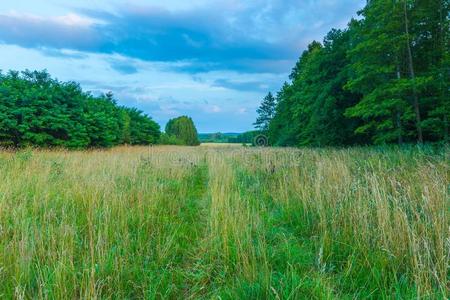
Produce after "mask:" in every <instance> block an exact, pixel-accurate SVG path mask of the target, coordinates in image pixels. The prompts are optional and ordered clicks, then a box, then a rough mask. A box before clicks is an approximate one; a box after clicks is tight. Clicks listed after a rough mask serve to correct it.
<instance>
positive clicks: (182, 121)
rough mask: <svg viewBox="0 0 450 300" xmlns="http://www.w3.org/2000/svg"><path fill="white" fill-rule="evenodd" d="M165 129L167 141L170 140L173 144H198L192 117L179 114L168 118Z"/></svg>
mask: <svg viewBox="0 0 450 300" xmlns="http://www.w3.org/2000/svg"><path fill="white" fill-rule="evenodd" d="M165 131H166V132H165V133H166V135H167V137H166V138H165V139H167V140H168V141H169V142H170V141H172V143H173V144H180V145H188V146H198V145H200V141H199V139H198V133H197V129H196V128H195V125H194V122H193V121H192V119H191V118H190V117H188V116H181V117H178V118H175V119H171V120H169V122H167V124H166V130H165ZM172 143H171V144H172Z"/></svg>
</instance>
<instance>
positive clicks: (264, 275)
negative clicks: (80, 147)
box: [0, 147, 450, 299]
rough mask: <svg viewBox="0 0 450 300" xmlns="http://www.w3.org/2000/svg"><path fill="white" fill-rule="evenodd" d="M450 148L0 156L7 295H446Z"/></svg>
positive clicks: (3, 292) (2, 276) (0, 235)
mask: <svg viewBox="0 0 450 300" xmlns="http://www.w3.org/2000/svg"><path fill="white" fill-rule="evenodd" d="M448 155H449V152H448V148H438V149H434V148H431V147H422V148H417V147H407V148H404V149H398V148H386V147H380V148H354V149H341V150H338V149H304V150H296V149H251V148H242V147H224V148H221V147H197V148H190V147H152V148H145V147H121V148H116V149H112V150H105V151H85V152H81V151H80V152H65V151H38V150H23V151H19V152H6V151H3V152H0V298H2V299H13V298H17V299H22V298H26V299H28V298H37V299H74V298H83V299H96V298H98V299H416V298H420V299H445V298H446V297H448V295H449V285H448V282H449V274H450V272H449V263H448V262H449V258H450V250H449V249H450V234H449V230H450V218H449V212H450V205H449V204H450V203H449V202H450V201H449V177H448V176H449V172H450V169H449V161H448V158H449V157H448Z"/></svg>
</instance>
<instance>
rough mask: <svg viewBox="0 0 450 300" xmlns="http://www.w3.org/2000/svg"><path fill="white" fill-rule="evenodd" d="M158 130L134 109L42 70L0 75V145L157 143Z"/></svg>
mask: <svg viewBox="0 0 450 300" xmlns="http://www.w3.org/2000/svg"><path fill="white" fill-rule="evenodd" d="M159 136H160V129H159V125H158V124H157V123H156V122H154V121H153V120H152V119H151V118H150V117H149V116H147V115H146V114H144V113H143V112H142V111H140V110H137V109H135V108H128V107H123V106H119V105H117V102H116V101H115V100H114V98H113V95H112V94H111V93H107V94H104V95H101V96H98V97H95V96H93V95H92V94H90V93H86V92H83V91H82V89H81V87H80V85H79V84H77V83H75V82H60V81H58V80H56V79H53V78H52V77H51V76H50V74H48V72H46V71H24V72H17V71H10V72H8V73H7V74H2V73H0V145H1V146H7V147H24V146H39V147H65V148H87V147H112V146H116V145H120V144H130V145H148V144H154V143H156V142H157V141H158V139H159Z"/></svg>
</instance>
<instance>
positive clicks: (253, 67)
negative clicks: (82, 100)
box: [0, 0, 366, 132]
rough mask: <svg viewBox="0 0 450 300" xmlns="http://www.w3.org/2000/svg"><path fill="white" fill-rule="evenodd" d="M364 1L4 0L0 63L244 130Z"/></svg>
mask: <svg viewBox="0 0 450 300" xmlns="http://www.w3.org/2000/svg"><path fill="white" fill-rule="evenodd" d="M365 2H366V1H365V0H296V1H294V0H245V1H243V0H242V1H237V0H228V1H225V0H189V1H186V0H164V1H160V0H129V1H118V0H89V1H88V0H77V1H69V0H67V1H63V0H11V1H10V0H2V1H0V69H1V70H3V72H6V71H7V70H10V69H13V70H25V69H30V70H43V69H47V70H48V71H49V73H50V74H51V75H52V76H54V77H56V78H58V79H59V80H61V81H77V82H79V83H80V84H81V86H82V87H83V89H84V90H87V91H92V93H93V94H100V93H105V92H108V91H112V92H113V93H114V95H115V98H116V99H117V101H118V103H119V104H121V105H126V106H130V107H136V108H139V109H140V110H142V111H144V112H145V113H146V114H148V115H149V116H151V117H152V118H153V119H154V120H156V121H157V122H158V123H159V124H160V125H161V126H162V128H164V126H165V124H166V122H167V121H168V120H169V119H170V118H174V117H177V116H180V115H189V116H191V117H192V118H193V120H194V122H195V124H196V126H197V129H198V131H199V132H243V131H247V130H251V129H253V126H252V124H253V122H254V121H255V119H256V109H257V107H258V106H259V104H260V102H261V100H262V98H264V96H265V95H266V94H267V93H268V92H269V91H271V92H274V93H276V92H277V91H278V90H279V89H280V87H281V86H282V85H283V83H284V82H285V81H287V80H288V75H289V73H290V71H291V69H292V67H293V66H294V65H295V62H296V61H297V60H298V57H299V56H300V54H301V53H302V52H303V50H304V49H306V47H307V45H308V44H309V43H310V42H312V41H313V40H318V41H322V39H323V37H324V36H325V35H326V33H327V32H328V31H329V30H330V29H331V28H345V26H346V24H347V23H348V22H349V21H350V19H351V18H352V17H356V12H357V11H358V10H359V9H361V8H362V7H363V5H364V4H365Z"/></svg>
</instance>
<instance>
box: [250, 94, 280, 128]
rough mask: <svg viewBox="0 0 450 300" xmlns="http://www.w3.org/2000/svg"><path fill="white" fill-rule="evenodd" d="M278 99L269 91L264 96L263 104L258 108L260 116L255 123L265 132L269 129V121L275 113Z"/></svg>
mask: <svg viewBox="0 0 450 300" xmlns="http://www.w3.org/2000/svg"><path fill="white" fill-rule="evenodd" d="M275 107H276V101H275V98H274V97H273V95H272V93H271V92H269V93H268V94H267V96H266V97H264V99H263V101H262V103H261V106H260V107H259V108H258V109H257V110H256V112H257V113H258V117H257V119H256V122H255V123H254V124H253V125H255V127H256V128H257V129H259V130H261V131H263V132H266V131H267V130H268V129H269V123H270V121H271V120H272V119H273V116H274V115H275Z"/></svg>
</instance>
